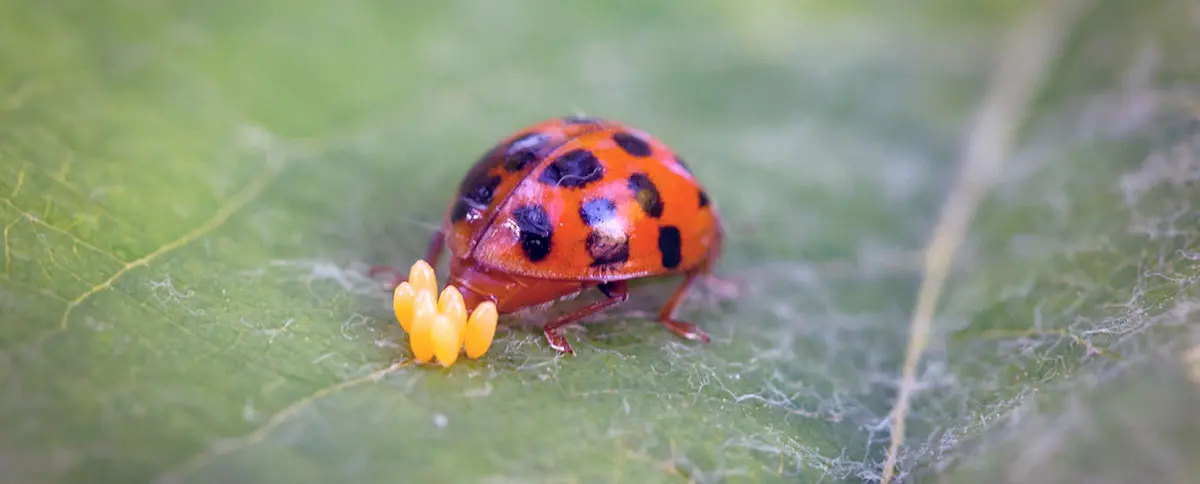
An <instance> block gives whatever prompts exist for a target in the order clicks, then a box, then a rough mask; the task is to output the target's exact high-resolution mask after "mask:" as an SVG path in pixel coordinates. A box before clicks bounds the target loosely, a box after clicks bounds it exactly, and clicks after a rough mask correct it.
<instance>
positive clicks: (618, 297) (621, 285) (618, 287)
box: [542, 281, 629, 355]
mask: <svg viewBox="0 0 1200 484" xmlns="http://www.w3.org/2000/svg"><path fill="white" fill-rule="evenodd" d="M598 287H599V289H600V291H602V292H604V295H605V296H608V298H607V299H604V300H602V301H596V302H594V303H591V304H589V305H587V306H584V307H582V308H580V309H577V310H575V311H574V312H572V313H570V314H565V315H563V316H559V318H558V319H555V320H554V321H552V322H549V323H546V326H544V327H543V329H542V331H543V332H544V333H545V334H546V340H547V341H549V342H550V347H551V348H554V349H555V351H558V352H561V353H567V354H572V355H573V354H575V350H573V349H571V345H570V344H569V343H567V338H566V337H564V336H563V335H562V332H561V331H559V329H560V328H562V327H563V326H566V325H568V324H571V323H574V322H575V321H579V320H580V319H583V318H586V317H588V316H590V315H592V314H594V313H596V312H597V311H601V310H603V309H607V308H611V307H613V306H616V305H618V304H621V303H623V302H625V301H628V300H629V284H627V283H626V282H625V281H614V282H606V283H604V284H601V285H600V286H598Z"/></svg>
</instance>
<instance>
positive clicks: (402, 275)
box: [367, 230, 446, 292]
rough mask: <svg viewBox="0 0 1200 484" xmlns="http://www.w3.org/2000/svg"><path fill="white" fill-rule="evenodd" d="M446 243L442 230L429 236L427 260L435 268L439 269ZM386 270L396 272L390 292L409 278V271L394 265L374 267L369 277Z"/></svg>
mask: <svg viewBox="0 0 1200 484" xmlns="http://www.w3.org/2000/svg"><path fill="white" fill-rule="evenodd" d="M445 243H446V237H445V235H444V234H443V232H442V231H441V230H438V231H436V232H434V233H433V236H432V237H430V238H429V245H428V246H427V247H426V249H425V262H428V263H429V265H430V266H431V267H433V268H434V269H435V270H436V269H437V264H438V259H439V258H441V256H442V247H443V246H444V245H445ZM384 272H391V273H393V274H394V276H393V278H392V281H391V282H390V283H388V287H387V290H388V292H392V291H394V290H396V286H399V285H400V283H402V282H404V281H407V280H408V273H406V272H400V271H398V270H396V268H395V267H392V266H375V267H372V268H371V270H370V271H368V272H367V277H375V276H376V275H379V274H381V273H384Z"/></svg>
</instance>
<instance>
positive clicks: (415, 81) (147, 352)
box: [0, 0, 1200, 483]
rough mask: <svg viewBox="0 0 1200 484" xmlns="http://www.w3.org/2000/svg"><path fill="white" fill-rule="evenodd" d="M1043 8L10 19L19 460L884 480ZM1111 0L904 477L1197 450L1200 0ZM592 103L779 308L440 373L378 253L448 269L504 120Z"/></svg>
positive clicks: (1072, 465)
mask: <svg viewBox="0 0 1200 484" xmlns="http://www.w3.org/2000/svg"><path fill="white" fill-rule="evenodd" d="M1038 3H1039V2H1011V1H1009V2H1002V1H993V2H969V3H966V2H950V1H938V0H925V1H919V2H906V3H905V4H904V5H903V6H900V5H899V4H897V6H890V5H882V4H879V5H876V4H873V5H872V6H871V7H870V8H867V7H865V6H859V5H853V4H848V3H846V2H834V1H816V0H814V1H810V2H779V1H767V0H757V1H747V2H741V3H730V2H715V1H701V2H692V3H681V2H674V3H671V2H655V3H647V2H634V1H633V0H621V1H617V2H599V3H593V4H588V3H574V4H572V3H564V2H558V3H552V2H535V1H533V0H520V1H514V2H504V3H501V2H465V1H460V2H442V3H436V4H434V3H430V4H428V5H423V6H419V7H417V6H410V5H406V4H404V3H402V2H390V3H389V2H371V1H359V0H348V1H342V2H319V1H316V0H290V1H286V2H285V1H282V0H273V1H260V2H152V1H146V0H124V1H108V0H104V1H96V0H90V1H83V0H65V1H60V2H51V3H46V2H42V3H36V2H0V222H2V224H3V227H4V229H3V271H4V273H3V277H2V278H0V318H2V319H0V468H3V469H4V472H5V477H6V479H11V480H13V481H16V482H122V483H124V482H163V483H166V482H226V481H228V482H289V483H291V482H339V481H345V482H421V481H425V480H432V479H441V480H454V481H470V482H477V481H487V482H500V481H504V482H509V481H516V482H528V481H537V482H542V481H585V480H586V481H620V482H682V481H689V480H691V481H698V482H717V481H720V482H724V481H754V482H773V481H784V482H861V481H864V480H868V481H870V480H875V479H878V478H879V476H880V475H881V473H882V469H883V464H884V462H885V459H886V456H887V453H888V447H889V443H890V440H891V438H892V435H891V433H890V430H891V429H892V428H893V427H892V419H889V415H890V414H891V413H892V408H893V406H894V405H895V404H896V401H897V394H898V389H899V387H900V381H901V369H902V366H903V363H904V360H905V355H906V349H905V348H906V344H907V343H906V342H907V339H908V336H909V326H910V319H911V317H912V312H913V308H914V306H915V304H916V297H917V292H918V288H919V286H920V284H921V280H922V273H923V266H922V264H923V258H922V253H923V252H922V251H923V249H924V247H925V245H926V244H927V243H928V240H929V238H930V236H931V234H932V233H933V232H934V230H935V227H936V225H937V223H938V217H939V213H940V211H941V209H942V205H943V204H944V203H945V202H946V200H947V194H948V193H950V192H951V191H952V189H953V185H954V183H955V173H956V172H957V170H959V169H960V167H961V166H960V165H959V163H960V159H961V158H962V157H963V152H964V143H965V141H964V140H966V139H968V137H969V135H970V132H971V130H972V129H973V128H972V127H973V124H972V123H973V122H974V120H975V119H976V110H977V109H978V108H979V106H980V104H981V100H983V99H985V98H986V97H987V96H988V95H989V93H990V92H992V91H990V89H992V88H993V86H994V83H995V82H996V79H1001V78H1003V76H1004V75H1005V73H1006V72H1010V69H1009V68H1010V66H1007V65H1005V64H1004V63H1003V61H1002V60H1001V57H1000V54H999V52H1000V51H1001V48H1002V40H1003V39H1004V38H1005V36H1006V35H1009V33H1010V32H1011V31H1012V29H1014V28H1016V27H1017V26H1018V25H1019V24H1021V23H1022V22H1024V21H1025V20H1028V18H1029V17H1028V16H1026V15H1025V14H1026V13H1027V8H1030V7H1032V6H1035V5H1037V4H1038ZM1085 7H1086V9H1085V10H1083V12H1082V16H1081V17H1080V18H1079V19H1078V20H1077V21H1073V22H1072V21H1063V22H1062V25H1063V28H1064V29H1067V31H1066V32H1065V33H1064V36H1065V41H1066V44H1065V46H1064V48H1063V49H1062V52H1061V55H1059V56H1056V57H1054V58H1053V59H1052V61H1051V68H1050V69H1051V70H1050V72H1049V74H1048V75H1047V76H1046V78H1045V79H1041V80H1042V81H1043V82H1041V83H1040V84H1038V85H1041V86H1043V87H1044V88H1043V89H1040V90H1039V91H1038V93H1037V94H1038V96H1037V97H1036V98H1035V99H1034V107H1033V110H1032V111H1031V112H1029V113H1025V114H1027V116H1021V114H1022V113H1020V112H1017V113H1015V114H1014V116H1018V117H1020V120H1019V121H1020V124H1019V126H1018V127H1019V131H1018V133H1017V137H1016V139H1015V140H1014V142H1013V143H1012V144H1011V145H1010V146H1005V147H1004V148H1006V149H1007V151H1006V152H1007V154H1008V156H1006V157H1004V165H1003V168H1002V170H1001V171H1000V173H999V175H998V176H996V177H995V179H993V180H990V181H992V182H994V183H992V184H991V185H990V186H989V187H987V190H988V191H987V193H986V196H985V198H984V200H983V204H982V205H981V206H980V207H979V209H978V211H977V212H975V213H974V214H973V217H972V218H971V224H970V227H969V230H968V232H967V235H966V240H965V242H964V243H963V244H961V246H960V247H958V248H957V251H956V253H957V256H956V258H955V260H954V266H953V268H952V272H951V274H950V279H949V281H948V282H947V283H946V288H945V290H944V291H943V293H942V298H941V299H940V301H939V305H938V309H939V311H938V312H937V314H936V317H935V318H934V319H933V332H932V334H931V336H930V339H929V345H928V348H927V349H926V350H925V351H924V352H923V354H922V355H921V359H920V363H919V365H918V366H917V371H916V380H915V381H916V385H915V387H914V389H915V393H914V394H913V399H912V401H911V403H912V405H911V407H910V409H909V410H908V412H907V413H906V415H905V417H904V421H905V422H906V430H905V432H904V441H903V445H901V446H900V452H899V454H898V457H899V459H898V470H899V473H900V479H901V480H903V481H906V482H909V481H932V480H945V481H947V482H1064V481H1079V480H1084V479H1085V478H1087V477H1108V478H1111V479H1124V480H1129V481H1139V482H1184V478H1185V477H1187V476H1188V475H1190V474H1189V473H1194V472H1196V471H1197V468H1196V467H1195V465H1194V464H1188V462H1198V461H1197V460H1194V459H1193V460H1189V458H1195V457H1200V442H1197V440H1196V435H1198V434H1200V432H1198V430H1200V417H1197V413H1196V412H1194V411H1192V409H1194V408H1196V404H1197V402H1200V396H1198V394H1197V392H1198V391H1200V390H1197V388H1198V387H1197V383H1196V381H1197V380H1200V369H1196V368H1193V367H1189V366H1188V365H1198V366H1200V363H1195V362H1193V363H1186V362H1185V361H1187V358H1186V357H1185V353H1186V351H1187V350H1188V349H1189V348H1192V347H1196V346H1197V345H1200V331H1197V329H1196V321H1197V316H1196V309H1197V308H1200V306H1198V305H1197V304H1196V303H1195V302H1194V301H1195V300H1196V294H1195V291H1196V290H1195V289H1194V288H1193V284H1192V283H1193V282H1194V281H1195V280H1196V276H1195V273H1196V261H1197V260H1200V255H1197V254H1200V247H1197V246H1198V243H1197V235H1198V234H1200V231H1198V230H1197V229H1196V227H1197V218H1198V217H1197V215H1196V213H1197V212H1196V211H1195V209H1194V207H1196V206H1197V203H1198V202H1200V197H1198V193H1197V190H1196V181H1197V180H1200V164H1198V162H1197V159H1200V158H1197V154H1200V141H1198V140H1200V108H1198V106H1200V95H1198V93H1197V85H1198V84H1197V82H1198V81H1200V79H1198V78H1197V76H1198V75H1200V58H1197V57H1196V55H1195V53H1194V51H1195V48H1194V38H1195V35H1194V34H1195V14H1196V12H1195V7H1194V6H1193V5H1190V4H1189V2H1185V1H1183V0H1161V1H1157V2H1153V1H1151V2H1141V3H1137V4H1136V5H1134V4H1133V3H1132V2H1125V1H1121V0H1106V1H1094V2H1088V3H1087V5H1085ZM1010 73H1011V72H1010ZM576 112H584V113H587V114H592V115H598V116H603V117H610V118H614V119H619V120H622V121H625V122H628V123H630V124H633V125H635V126H638V127H640V128H642V129H644V130H646V131H648V132H650V133H653V134H654V135H656V136H658V137H659V138H661V139H663V140H664V141H665V142H667V143H668V144H670V145H671V146H673V147H674V148H676V149H677V150H678V151H679V152H680V153H682V154H683V156H684V157H686V158H687V160H688V163H689V165H690V166H691V167H692V169H693V171H695V172H696V174H697V176H698V177H699V178H700V179H701V180H702V181H703V182H704V183H705V185H706V188H707V189H708V192H709V193H710V195H711V196H712V198H713V200H715V201H716V203H718V204H719V205H720V207H721V211H722V213H723V215H724V217H725V222H726V225H727V226H728V228H729V232H730V233H731V238H730V240H729V242H728V243H727V244H726V247H727V252H726V254H725V256H724V258H723V259H722V261H721V265H720V267H719V268H718V272H719V274H720V275H721V276H723V277H726V278H731V279H734V280H736V281H739V283H740V285H741V294H740V295H739V297H737V298H734V299H731V300H721V299H720V298H717V297H716V296H715V295H714V294H710V293H707V292H704V291H697V292H696V293H695V295H694V296H693V297H691V298H689V300H688V301H687V303H686V304H685V307H684V308H683V310H682V311H681V312H680V316H681V317H683V318H685V319H687V320H690V321H693V322H696V323H698V324H699V325H700V326H701V327H702V328H704V329H705V330H707V331H708V332H709V333H710V334H711V335H712V337H713V342H712V343H711V344H708V345H700V344H694V343H690V342H686V341H682V340H680V339H679V338H676V337H674V336H673V335H671V334H669V333H667V332H666V331H664V330H663V329H662V328H660V327H659V326H658V325H657V324H655V323H654V322H653V319H652V315H653V314H654V312H655V311H657V309H658V308H659V307H660V306H661V304H662V303H663V302H664V301H665V299H666V298H667V297H668V296H669V295H670V293H671V290H672V289H673V288H674V286H673V283H672V282H673V281H672V282H666V283H662V284H647V285H643V286H639V287H638V288H637V289H636V291H635V292H634V294H633V298H632V299H631V300H630V302H629V303H628V304H626V305H625V306H623V307H622V308H620V309H619V310H615V311H611V312H608V313H606V314H604V315H603V316H601V317H597V318H594V320H593V322H589V323H588V324H587V325H584V326H581V327H579V328H573V329H572V330H570V331H568V333H567V335H568V339H569V340H570V341H571V343H572V345H573V346H574V347H575V349H576V351H577V355H576V356H574V357H560V356H556V355H555V353H554V352H553V351H552V350H551V349H550V348H549V347H548V346H547V344H546V343H545V341H544V340H543V339H542V337H541V335H540V332H539V331H537V330H536V329H534V328H530V327H528V325H527V324H524V323H536V322H538V321H542V320H544V318H545V317H548V316H549V315H536V314H535V315H531V316H523V317H510V318H506V319H505V320H504V321H505V322H506V323H511V324H506V325H504V326H502V328H501V329H500V330H499V331H498V333H497V340H496V342H495V344H494V345H493V347H492V349H491V350H490V351H489V353H488V354H487V355H486V356H485V357H484V358H483V359H482V360H479V361H463V362H461V363H459V364H456V365H455V366H454V367H452V368H449V369H442V368H440V367H430V366H419V365H414V364H412V362H411V359H410V353H409V351H408V346H407V336H406V335H405V334H404V332H403V331H402V330H401V329H400V328H399V326H398V325H397V324H396V322H395V320H394V319H393V317H392V315H391V314H390V313H389V301H388V299H387V294H386V292H385V291H384V285H383V283H382V281H381V280H378V279H371V278H368V277H367V271H368V268H369V267H371V266H374V265H395V266H397V267H399V268H401V269H406V268H407V267H408V265H409V264H411V263H412V262H413V261H414V260H415V259H416V258H418V257H421V256H422V254H423V252H424V248H425V245H426V243H427V242H428V239H429V237H430V235H431V234H432V232H433V230H434V229H435V228H436V224H437V222H438V220H439V218H440V215H441V213H442V211H443V210H444V209H445V206H446V204H447V203H448V202H449V197H450V193H451V191H452V190H453V187H454V186H455V184H456V183H457V181H458V179H459V178H460V177H461V176H462V175H463V173H464V172H465V170H466V169H467V167H468V166H469V165H470V163H471V162H473V161H474V160H475V159H476V158H477V157H478V156H479V155H480V154H482V153H483V152H484V151H485V150H487V149H488V148H489V147H490V146H491V145H492V144H493V143H494V142H496V140H498V139H499V138H500V137H502V136H504V135H506V134H508V133H509V132H511V131H513V130H515V129H518V128H520V127H522V126H525V125H527V124H531V123H533V122H536V121H539V120H541V119H544V118H548V117H552V116H559V115H564V114H573V113H576ZM441 274H442V277H443V279H444V277H445V276H444V274H445V270H444V268H443V269H442V272H441ZM571 304H577V303H566V305H564V306H561V307H556V308H555V311H561V310H565V309H567V308H570V307H572V306H571ZM551 314H553V313H551ZM1191 354H1198V353H1197V352H1196V351H1193V353H1191ZM1195 359H1200V357H1197V358H1195ZM1111 456H1119V458H1113V457H1111ZM1097 461H1099V462H1101V463H1100V464H1095V462H1097Z"/></svg>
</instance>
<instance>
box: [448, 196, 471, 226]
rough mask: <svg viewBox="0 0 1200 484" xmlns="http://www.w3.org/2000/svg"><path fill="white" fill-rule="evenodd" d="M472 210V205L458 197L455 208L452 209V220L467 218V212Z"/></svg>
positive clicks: (455, 221)
mask: <svg viewBox="0 0 1200 484" xmlns="http://www.w3.org/2000/svg"><path fill="white" fill-rule="evenodd" d="M470 211H471V206H470V205H467V202H466V201H465V200H463V199H461V198H460V199H458V201H456V202H454V208H453V209H451V210H450V222H451V223H458V222H461V221H463V220H465V219H466V218H467V212H470Z"/></svg>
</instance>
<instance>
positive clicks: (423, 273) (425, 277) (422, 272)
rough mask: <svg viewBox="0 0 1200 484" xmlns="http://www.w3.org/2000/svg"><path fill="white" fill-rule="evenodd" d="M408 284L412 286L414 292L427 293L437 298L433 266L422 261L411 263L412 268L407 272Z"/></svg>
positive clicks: (435, 275) (435, 276)
mask: <svg viewBox="0 0 1200 484" xmlns="http://www.w3.org/2000/svg"><path fill="white" fill-rule="evenodd" d="M408 283H409V284H411V285H412V287H413V290H414V291H415V292H421V291H429V293H430V294H432V295H434V296H435V297H436V296H437V274H436V273H435V272H433V266H430V265H429V263H428V262H425V261H424V260H417V261H416V262H414V263H413V265H412V268H411V269H409V271H408Z"/></svg>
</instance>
